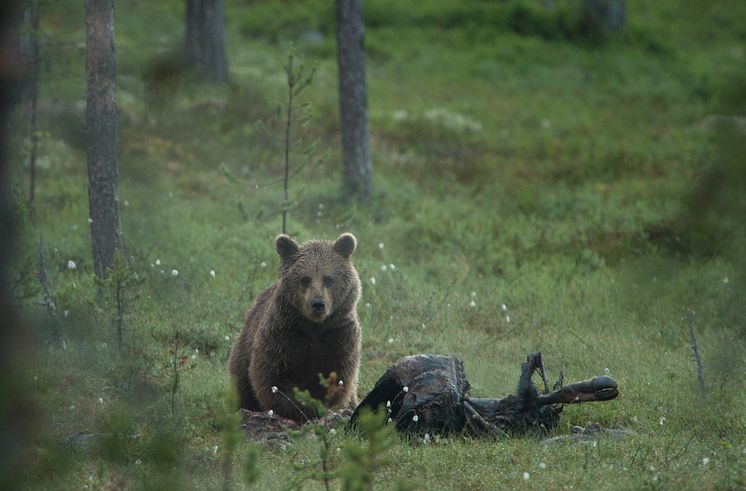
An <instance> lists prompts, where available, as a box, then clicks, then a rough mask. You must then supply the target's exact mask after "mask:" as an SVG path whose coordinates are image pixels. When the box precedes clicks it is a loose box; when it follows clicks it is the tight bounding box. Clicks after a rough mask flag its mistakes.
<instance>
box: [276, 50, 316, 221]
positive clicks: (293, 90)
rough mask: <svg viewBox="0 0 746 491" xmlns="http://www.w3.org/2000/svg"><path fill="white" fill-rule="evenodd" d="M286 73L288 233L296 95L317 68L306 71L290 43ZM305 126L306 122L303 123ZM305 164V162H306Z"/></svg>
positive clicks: (304, 109)
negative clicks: (292, 136) (291, 150)
mask: <svg viewBox="0 0 746 491" xmlns="http://www.w3.org/2000/svg"><path fill="white" fill-rule="evenodd" d="M284 69H285V74H286V75H287V88H288V92H287V99H286V106H285V116H286V118H285V172H284V177H283V203H282V233H283V234H284V233H287V214H288V211H289V209H290V199H289V196H288V185H289V181H290V147H291V138H290V136H291V129H292V124H293V109H295V106H294V103H295V99H296V97H298V95H300V93H301V92H302V91H303V89H305V88H306V87H308V85H309V84H310V83H311V81H312V80H313V75H314V73H315V72H316V68H315V67H312V68H311V70H310V71H306V69H305V67H304V65H303V62H302V60H299V59H298V55H297V53H296V51H295V48H294V47H293V45H290V49H288V57H287V63H286V64H285V65H284ZM301 109H302V112H301V114H302V115H307V114H308V111H309V109H310V106H309V105H303V106H301ZM303 125H304V126H305V122H304V123H303ZM304 154H305V158H308V152H304ZM304 164H305V162H304Z"/></svg>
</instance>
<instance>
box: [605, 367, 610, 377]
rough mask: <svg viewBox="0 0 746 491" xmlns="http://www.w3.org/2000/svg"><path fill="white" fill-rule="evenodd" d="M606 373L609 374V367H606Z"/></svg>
mask: <svg viewBox="0 0 746 491" xmlns="http://www.w3.org/2000/svg"><path fill="white" fill-rule="evenodd" d="M604 373H605V374H606V375H608V374H609V367H606V368H604Z"/></svg>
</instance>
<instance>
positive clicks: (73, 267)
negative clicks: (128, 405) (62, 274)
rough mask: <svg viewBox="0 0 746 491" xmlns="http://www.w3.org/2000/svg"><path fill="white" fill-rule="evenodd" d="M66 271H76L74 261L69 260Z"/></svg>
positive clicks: (76, 267) (76, 266)
mask: <svg viewBox="0 0 746 491" xmlns="http://www.w3.org/2000/svg"><path fill="white" fill-rule="evenodd" d="M67 269H78V265H77V264H75V261H73V260H70V261H68V262H67Z"/></svg>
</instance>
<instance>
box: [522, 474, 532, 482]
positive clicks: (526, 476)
mask: <svg viewBox="0 0 746 491" xmlns="http://www.w3.org/2000/svg"><path fill="white" fill-rule="evenodd" d="M530 478H531V474H529V473H528V472H524V473H523V480H524V481H528V480H529V479H530Z"/></svg>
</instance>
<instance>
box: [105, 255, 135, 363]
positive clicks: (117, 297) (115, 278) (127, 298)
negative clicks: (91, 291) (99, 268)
mask: <svg viewBox="0 0 746 491" xmlns="http://www.w3.org/2000/svg"><path fill="white" fill-rule="evenodd" d="M93 279H94V281H95V282H96V284H97V285H98V286H99V289H100V290H101V291H104V292H106V293H107V294H108V295H109V297H110V298H111V300H112V302H113V303H114V315H113V319H112V324H113V326H114V330H115V332H116V335H117V348H118V349H119V352H120V353H121V351H122V338H123V333H124V319H125V315H126V314H127V310H128V308H129V304H130V302H131V301H132V300H134V299H136V298H137V294H136V292H135V290H136V288H137V287H139V286H140V285H142V283H143V281H144V280H143V278H140V277H138V276H137V273H134V274H133V273H130V271H129V269H128V268H127V264H126V262H125V260H124V255H123V254H122V251H120V250H119V249H117V250H116V251H114V262H113V264H112V265H111V266H109V267H107V268H106V276H105V277H104V278H103V279H102V278H99V277H98V276H94V278H93ZM132 342H133V346H132V349H133V350H134V349H135V346H134V342H135V336H134V332H133V333H132Z"/></svg>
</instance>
